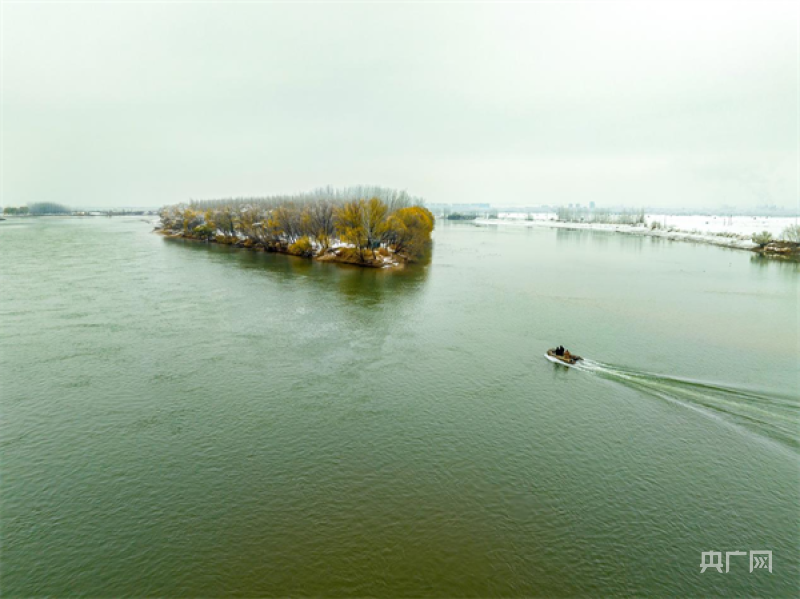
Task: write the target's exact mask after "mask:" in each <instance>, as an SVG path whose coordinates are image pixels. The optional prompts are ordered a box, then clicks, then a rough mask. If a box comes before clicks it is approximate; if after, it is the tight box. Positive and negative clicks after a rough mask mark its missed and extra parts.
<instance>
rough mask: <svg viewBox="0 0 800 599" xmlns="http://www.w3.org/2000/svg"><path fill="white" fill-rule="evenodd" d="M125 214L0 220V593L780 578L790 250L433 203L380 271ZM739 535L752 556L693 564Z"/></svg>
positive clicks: (471, 591) (791, 449) (655, 586)
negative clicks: (392, 262)
mask: <svg viewBox="0 0 800 599" xmlns="http://www.w3.org/2000/svg"><path fill="white" fill-rule="evenodd" d="M151 230H152V225H151V224H148V223H146V222H143V221H142V220H141V219H136V218H130V219H120V218H114V219H101V218H96V219H78V218H64V219H26V220H8V221H5V222H2V223H0V256H1V257H2V265H0V326H1V327H2V329H1V332H2V336H1V337H0V377H1V382H0V385H2V386H1V387H0V392H1V393H2V438H1V439H0V440H1V442H2V452H1V453H0V458H1V459H2V461H1V462H0V474H2V496H1V498H2V506H1V507H2V514H1V516H2V520H1V522H2V571H1V575H2V579H1V581H0V582H2V588H3V594H4V596H9V597H10V596H32V595H36V596H42V595H56V596H66V595H70V596H78V595H83V596H93V597H100V596H145V595H146V596H169V597H190V596H223V595H232V596H234V595H235V596H247V597H254V596H287V595H292V596H331V597H362V596H392V597H399V596H429V597H461V596H464V597H466V596H469V597H523V596H550V597H553V596H561V597H584V596H610V595H638V596H641V595H654V596H693V597H698V596H709V595H722V596H737V597H741V596H749V595H759V596H770V597H776V596H791V595H794V594H795V593H796V590H797V586H796V585H797V583H798V580H799V579H800V564H799V563H798V556H799V555H800V551H799V550H800V541H799V539H800V526H799V524H798V513H799V510H800V478H799V474H798V473H799V472H800V471H799V470H798V465H800V460H799V459H798V458H799V457H800V449H798V443H800V433H799V432H798V413H799V410H800V408H799V406H800V398H799V397H798V395H799V394H798V356H799V355H800V348H798V289H800V276H799V275H800V272H799V271H798V268H797V266H796V265H787V264H782V263H779V262H770V261H764V260H760V259H758V257H757V256H755V255H752V254H751V253H749V252H746V251H737V250H726V249H721V248H716V247H709V246H703V245H694V244H688V243H678V242H667V241H659V240H657V239H650V238H638V237H632V236H625V235H615V234H611V233H597V232H595V233H593V232H586V231H583V232H579V231H565V230H546V229H536V230H520V229H503V228H500V227H477V226H474V225H471V224H469V223H466V224H464V223H447V222H444V223H442V222H440V223H437V230H436V231H435V233H434V249H433V257H432V260H431V263H430V264H428V265H427V266H423V267H416V268H412V269H409V270H407V271H405V272H402V273H387V272H383V271H374V270H366V269H358V268H355V267H348V266H342V265H335V264H318V263H312V262H308V261H305V260H302V259H298V258H293V257H289V256H281V255H265V254H256V253H250V252H246V251H242V250H235V249H233V250H232V249H229V248H219V247H214V246H211V247H209V246H206V245H202V244H197V243H191V242H181V241H175V240H168V239H164V238H162V237H160V236H158V235H154V234H152V233H151ZM559 343H561V344H564V345H565V346H567V347H568V348H569V349H572V350H573V351H575V352H577V353H580V354H582V355H583V356H584V357H586V358H587V361H586V362H585V364H584V366H583V367H582V368H581V369H566V368H564V367H561V366H557V365H554V364H551V363H550V362H548V361H546V360H545V359H544V358H543V353H544V351H545V350H546V349H547V348H548V347H553V346H555V345H557V344H559ZM751 550H769V551H772V552H773V563H772V573H770V572H768V571H767V570H759V569H756V570H754V571H753V572H752V573H751V572H750V568H749V556H748V555H744V556H740V555H734V556H731V561H730V571H729V572H727V573H725V572H724V571H723V572H722V573H719V572H717V571H716V570H713V569H711V570H707V571H706V572H704V573H701V569H700V562H701V552H703V551H721V552H723V555H724V552H726V551H744V552H749V551H751ZM723 561H724V559H723Z"/></svg>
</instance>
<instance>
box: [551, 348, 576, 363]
mask: <svg viewBox="0 0 800 599" xmlns="http://www.w3.org/2000/svg"><path fill="white" fill-rule="evenodd" d="M544 357H545V358H547V359H548V360H550V361H551V362H553V363H554V364H563V365H564V366H575V364H577V363H578V362H580V361H581V360H583V358H581V357H580V356H576V355H575V354H570V353H569V352H567V355H565V356H559V355H556V350H555V348H553V349H548V350H547V353H546V354H545V355H544Z"/></svg>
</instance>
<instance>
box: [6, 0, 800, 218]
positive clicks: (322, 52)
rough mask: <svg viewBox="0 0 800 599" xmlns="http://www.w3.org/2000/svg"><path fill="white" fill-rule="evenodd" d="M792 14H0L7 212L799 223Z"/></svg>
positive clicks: (261, 8) (38, 9)
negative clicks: (767, 210)
mask: <svg viewBox="0 0 800 599" xmlns="http://www.w3.org/2000/svg"><path fill="white" fill-rule="evenodd" d="M798 7H800V3H797V2H753V3H741V2H739V3H737V2H725V3H715V2H692V3H689V2H669V3H666V2H665V3H659V2H639V3H633V2H593V3H589V2H561V3H555V2H546V3H545V2H541V3H534V4H511V3H508V4H497V3H495V4H466V3H457V4H445V3H425V4H423V3H414V4H400V3H393V4H377V3H375V4H361V3H327V4H322V3H302V4H298V3H295V4H287V3H280V4H276V3H253V2H251V3H233V2H227V3H223V2H214V3H209V2H185V3H177V2H127V3H118V2H113V1H112V2H106V3H97V2H93V3H88V2H86V3H70V2H61V3H32V2H25V3H14V2H3V5H2V17H3V18H2V104H3V122H2V146H3V157H2V169H3V173H2V174H3V177H2V198H0V204H3V205H16V204H21V203H25V202H33V201H42V200H48V201H57V202H63V203H66V204H70V205H72V206H149V205H153V206H156V205H161V204H164V203H172V202H175V201H183V200H186V199H188V198H208V197H221V196H223V197H227V196H238V195H264V194H272V193H284V192H297V191H305V190H308V189H311V188H314V187H319V186H323V185H327V184H331V185H334V186H342V185H348V184H359V183H365V184H367V183H370V184H372V183H374V184H380V185H385V186H389V187H395V188H400V189H407V190H408V191H409V193H412V194H414V195H421V196H423V197H425V198H426V199H427V200H428V201H429V202H454V203H461V202H467V203H471V202H490V203H493V204H496V205H508V206H511V205H521V206H524V205H535V204H543V203H550V204H562V203H572V202H581V203H586V202H589V201H595V202H597V203H598V204H606V205H608V204H626V205H630V206H641V205H650V206H663V207H680V206H697V207H701V206H702V207H719V206H721V205H723V204H729V205H734V206H737V207H755V206H757V205H761V204H765V203H769V204H777V205H779V206H785V207H794V206H797V202H798V185H799V178H800V172H798V168H799V167H798V161H799V159H800V155H799V154H798V140H800V132H799V129H798V111H799V110H800V99H799V96H798V84H799V82H800V39H799V36H800V33H799V32H800V8H798Z"/></svg>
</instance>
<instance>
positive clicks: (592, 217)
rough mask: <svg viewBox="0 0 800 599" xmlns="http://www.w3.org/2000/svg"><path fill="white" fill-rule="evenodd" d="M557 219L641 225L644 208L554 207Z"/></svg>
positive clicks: (571, 221)
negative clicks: (611, 209)
mask: <svg viewBox="0 0 800 599" xmlns="http://www.w3.org/2000/svg"><path fill="white" fill-rule="evenodd" d="M556 215H557V216H558V220H560V221H563V222H568V223H576V222H581V223H605V224H614V225H643V224H644V222H645V221H644V209H641V210H637V211H632V212H629V211H627V210H623V211H622V212H618V213H612V212H611V211H610V210H608V209H606V208H568V207H566V206H561V207H559V208H557V209H556Z"/></svg>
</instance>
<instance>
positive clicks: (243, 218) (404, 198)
mask: <svg viewBox="0 0 800 599" xmlns="http://www.w3.org/2000/svg"><path fill="white" fill-rule="evenodd" d="M421 203H422V200H421V199H420V198H415V197H412V196H409V195H408V194H407V193H406V192H404V191H395V190H391V189H386V188H382V187H365V186H358V187H348V188H345V189H340V190H337V189H333V188H323V189H318V190H315V191H313V192H310V193H305V194H298V195H286V196H271V197H264V198H233V199H220V200H203V201H191V202H189V204H176V205H172V206H166V207H164V208H162V209H161V211H160V212H159V215H160V216H161V224H162V229H163V230H164V231H166V232H172V233H178V234H181V235H182V236H184V237H191V238H195V239H203V240H209V241H211V240H213V241H216V242H217V243H223V244H228V245H233V244H241V245H243V246H244V247H254V248H262V249H265V250H267V251H279V252H286V253H291V254H296V255H301V256H323V255H325V254H326V253H327V252H328V251H329V250H331V248H333V247H338V249H337V251H338V252H339V253H341V252H345V253H346V254H347V255H346V256H345V258H346V261H352V262H359V263H367V262H369V261H374V260H376V259H379V258H378V256H377V254H380V255H381V256H383V257H391V256H397V257H402V258H403V259H404V260H412V261H413V260H417V259H419V258H420V257H421V256H422V255H423V254H424V253H425V250H426V248H427V247H428V245H429V242H430V238H431V231H432V230H433V224H434V219H433V215H432V214H431V213H430V211H429V210H427V209H426V208H424V207H423V206H422V205H421Z"/></svg>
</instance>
